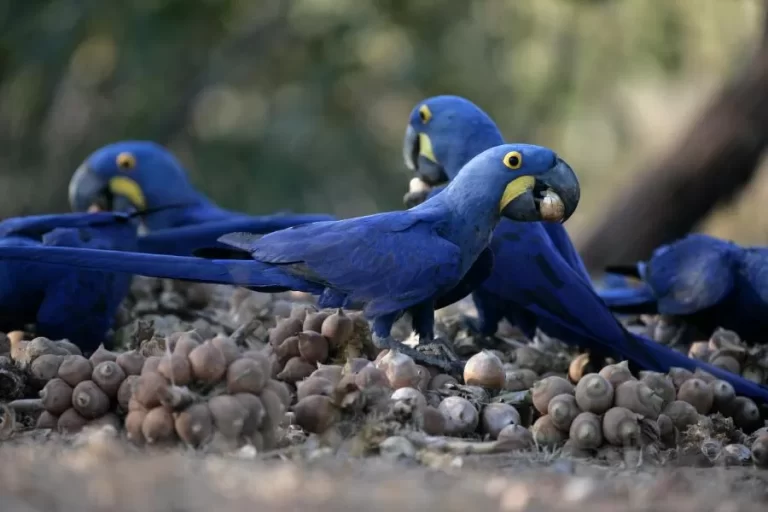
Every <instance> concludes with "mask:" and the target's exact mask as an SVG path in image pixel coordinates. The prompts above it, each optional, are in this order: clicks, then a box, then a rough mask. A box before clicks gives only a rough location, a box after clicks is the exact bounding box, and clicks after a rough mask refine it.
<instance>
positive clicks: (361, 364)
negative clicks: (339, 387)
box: [341, 351, 389, 375]
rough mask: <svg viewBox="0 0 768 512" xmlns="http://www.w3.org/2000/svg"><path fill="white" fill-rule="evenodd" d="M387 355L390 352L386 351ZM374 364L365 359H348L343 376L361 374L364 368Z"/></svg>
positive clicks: (343, 369)
mask: <svg viewBox="0 0 768 512" xmlns="http://www.w3.org/2000/svg"><path fill="white" fill-rule="evenodd" d="M386 352H387V353H388V352H389V351H386ZM371 365H372V363H371V362H370V361H369V360H368V359H365V358H363V357H352V358H350V359H347V362H346V363H344V367H343V368H342V372H341V373H342V375H354V374H357V373H358V372H360V370H362V369H363V368H365V367H366V366H371Z"/></svg>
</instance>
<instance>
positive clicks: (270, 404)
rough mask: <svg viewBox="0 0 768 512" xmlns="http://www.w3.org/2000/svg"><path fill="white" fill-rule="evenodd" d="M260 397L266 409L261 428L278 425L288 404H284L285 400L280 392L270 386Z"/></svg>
mask: <svg viewBox="0 0 768 512" xmlns="http://www.w3.org/2000/svg"><path fill="white" fill-rule="evenodd" d="M259 398H260V399H261V403H262V405H264V410H265V411H266V415H265V417H264V422H263V424H262V428H261V430H262V431H264V430H265V429H269V428H274V427H276V426H277V425H279V424H280V422H282V421H283V416H284V415H285V410H286V406H285V405H283V401H282V400H281V399H280V397H279V396H278V394H277V393H275V392H274V391H273V390H271V389H269V388H265V389H264V390H263V391H262V392H261V394H260V395H259Z"/></svg>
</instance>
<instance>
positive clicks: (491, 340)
mask: <svg viewBox="0 0 768 512" xmlns="http://www.w3.org/2000/svg"><path fill="white" fill-rule="evenodd" d="M461 325H462V326H463V327H464V328H465V329H466V330H467V332H468V334H469V337H470V338H472V343H473V344H474V345H475V346H476V347H478V348H481V349H484V350H495V349H498V348H499V347H503V346H505V345H506V343H505V342H504V340H502V339H501V338H499V337H498V336H496V335H495V334H483V332H482V330H481V329H480V326H479V325H478V323H477V320H476V319H475V318H473V317H471V316H462V317H461Z"/></svg>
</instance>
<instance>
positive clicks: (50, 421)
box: [35, 411, 59, 430]
mask: <svg viewBox="0 0 768 512" xmlns="http://www.w3.org/2000/svg"><path fill="white" fill-rule="evenodd" d="M58 422H59V417H58V416H55V415H53V414H51V413H50V412H49V411H43V412H41V413H40V416H38V417H37V422H36V423H35V428H39V429H44V428H50V429H53V430H55V429H56V425H58Z"/></svg>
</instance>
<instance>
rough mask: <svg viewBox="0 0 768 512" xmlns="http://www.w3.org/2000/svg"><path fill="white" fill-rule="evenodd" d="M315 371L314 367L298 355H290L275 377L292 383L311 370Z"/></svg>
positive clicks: (306, 375) (304, 376) (308, 373)
mask: <svg viewBox="0 0 768 512" xmlns="http://www.w3.org/2000/svg"><path fill="white" fill-rule="evenodd" d="M314 371H315V367H314V366H312V365H311V364H309V363H308V362H306V361H305V360H303V359H302V358H300V357H292V358H290V359H289V360H288V362H287V363H285V367H284V368H283V371H281V372H280V373H278V374H277V378H278V379H280V380H282V381H285V382H290V383H291V384H294V383H296V382H298V381H300V380H302V379H306V378H307V377H309V376H310V375H312V372H314Z"/></svg>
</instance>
